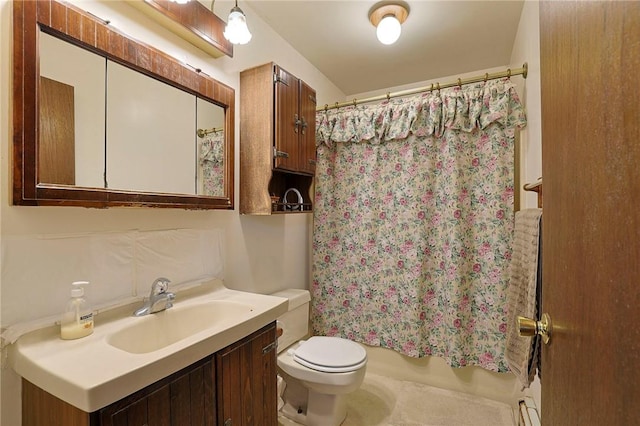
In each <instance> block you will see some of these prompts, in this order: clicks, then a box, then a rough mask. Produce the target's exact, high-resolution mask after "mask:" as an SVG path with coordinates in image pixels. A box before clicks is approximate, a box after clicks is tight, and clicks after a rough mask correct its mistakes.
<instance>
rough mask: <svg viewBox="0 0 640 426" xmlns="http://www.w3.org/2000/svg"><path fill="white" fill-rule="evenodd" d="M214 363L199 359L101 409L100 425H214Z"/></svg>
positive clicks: (209, 359)
mask: <svg viewBox="0 0 640 426" xmlns="http://www.w3.org/2000/svg"><path fill="white" fill-rule="evenodd" d="M213 368H214V364H213V360H212V358H208V359H205V360H203V361H199V362H197V363H195V364H193V365H192V366H189V367H187V368H186V369H183V370H181V371H179V372H177V373H175V374H172V375H171V376H169V377H167V378H166V379H163V380H160V381H159V382H157V383H154V384H153V385H150V386H148V387H146V388H144V389H142V390H140V391H138V392H136V393H134V394H132V395H130V396H128V397H126V398H124V399H122V400H120V401H118V402H116V403H114V404H111V405H110V406H108V407H106V408H103V409H102V410H100V426H145V425H149V426H151V425H153V426H185V425H190V426H215V424H216V423H215V419H216V408H215V388H214V386H213V383H214V371H213Z"/></svg>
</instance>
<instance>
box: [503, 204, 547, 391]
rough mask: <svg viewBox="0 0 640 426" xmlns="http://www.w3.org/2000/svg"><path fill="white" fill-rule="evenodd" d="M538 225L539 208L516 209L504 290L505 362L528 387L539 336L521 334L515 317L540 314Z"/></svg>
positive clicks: (539, 223)
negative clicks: (505, 307)
mask: <svg viewBox="0 0 640 426" xmlns="http://www.w3.org/2000/svg"><path fill="white" fill-rule="evenodd" d="M541 226H542V209H525V210H521V211H519V212H517V213H516V216H515V229H514V239H513V254H512V258H511V265H510V268H511V272H510V281H509V289H508V292H507V309H508V310H509V312H508V318H509V322H508V325H507V340H506V359H507V364H508V365H509V369H510V370H511V371H512V372H513V373H514V374H515V375H516V376H517V377H518V379H519V380H520V382H521V383H522V386H523V387H527V388H528V387H529V385H530V384H531V382H532V381H533V378H534V376H535V373H536V367H537V363H538V359H539V355H540V336H535V337H533V338H530V337H521V336H520V335H519V334H518V325H517V317H518V316H524V317H527V318H536V319H537V318H538V316H539V311H540V306H539V305H540V290H541V285H540V284H541V282H540V281H541V278H542V276H541V275H542V274H541V273H540V272H541V269H540V265H541V260H542V257H541V255H540V252H541V247H542V245H541V244H540V241H541V240H540V238H541V232H540V231H541Z"/></svg>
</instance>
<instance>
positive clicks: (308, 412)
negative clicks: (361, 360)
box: [281, 390, 347, 426]
mask: <svg viewBox="0 0 640 426" xmlns="http://www.w3.org/2000/svg"><path fill="white" fill-rule="evenodd" d="M307 403H308V404H307V406H306V407H303V406H299V407H294V406H293V405H292V404H291V403H290V402H287V401H285V404H284V406H283V407H282V410H281V412H282V414H283V415H284V416H285V417H287V418H288V419H290V420H293V421H294V422H296V423H300V424H302V425H306V426H339V425H340V424H342V422H343V421H344V419H345V418H346V417H347V398H346V395H327V394H323V393H317V392H314V391H313V390H309V398H308V400H307Z"/></svg>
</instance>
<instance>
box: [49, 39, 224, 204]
mask: <svg viewBox="0 0 640 426" xmlns="http://www.w3.org/2000/svg"><path fill="white" fill-rule="evenodd" d="M40 51H41V55H40V64H41V66H40V76H41V80H40V85H41V90H40V129H41V130H40V138H39V142H40V145H39V148H40V151H39V155H40V161H39V166H38V167H39V169H38V176H39V182H40V183H54V184H66V185H76V186H87V187H96V188H98V187H102V188H112V189H125V190H131V191H144V192H161V193H176V194H194V195H195V194H199V195H209V196H219V197H222V196H224V147H225V139H224V137H225V134H224V119H225V117H224V109H223V108H222V107H220V106H218V105H216V104H214V103H212V102H209V101H206V100H204V99H202V98H196V97H195V96H194V95H192V94H190V93H187V92H185V91H182V90H179V89H177V88H175V87H173V86H170V85H168V84H166V83H163V82H161V81H159V80H155V79H152V78H149V77H148V76H146V75H144V74H142V73H140V72H137V71H134V70H132V69H130V68H128V67H125V66H122V65H120V64H117V63H115V62H113V61H111V60H106V58H103V57H101V56H99V55H96V54H94V53H91V52H89V51H87V50H84V49H82V48H80V47H77V46H75V45H73V44H70V43H67V42H65V41H63V40H60V39H57V38H55V37H52V36H50V35H48V34H46V33H44V32H41V33H40ZM105 64H106V67H105ZM78 70H82V72H78ZM105 75H106V77H105ZM45 77H46V78H45ZM105 99H106V101H105ZM105 105H106V110H105ZM105 120H106V122H105ZM194 126H195V127H194ZM197 129H201V130H202V129H215V131H213V130H211V131H210V132H208V133H207V134H206V135H204V136H203V137H202V138H197V137H196V134H197Z"/></svg>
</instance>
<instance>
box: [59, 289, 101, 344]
mask: <svg viewBox="0 0 640 426" xmlns="http://www.w3.org/2000/svg"><path fill="white" fill-rule="evenodd" d="M87 284H89V282H88V281H75V282H73V283H72V284H71V285H72V286H73V288H72V290H71V298H70V299H69V301H68V302H67V306H66V309H65V311H64V313H63V314H62V321H61V322H60V337H61V338H62V339H65V340H70V339H79V338H80V337H85V336H88V335H90V334H91V333H93V310H92V309H91V306H89V303H88V302H87V300H86V299H85V298H84V288H83V287H82V286H83V285H87Z"/></svg>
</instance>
